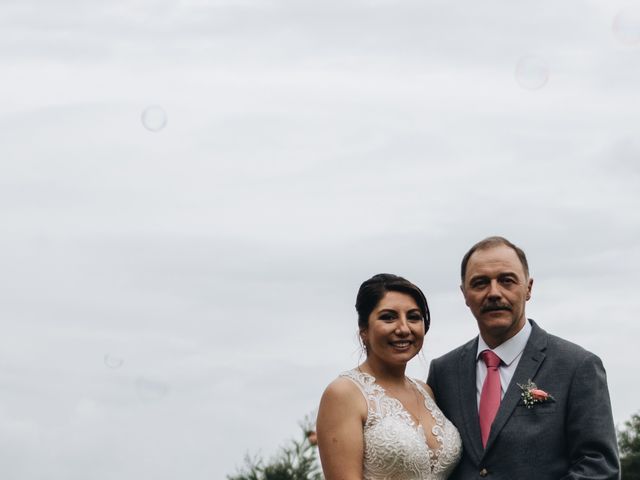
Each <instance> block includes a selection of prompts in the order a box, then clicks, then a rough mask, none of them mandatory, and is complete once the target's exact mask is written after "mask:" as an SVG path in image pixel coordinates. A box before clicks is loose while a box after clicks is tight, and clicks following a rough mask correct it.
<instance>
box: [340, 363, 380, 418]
mask: <svg viewBox="0 0 640 480" xmlns="http://www.w3.org/2000/svg"><path fill="white" fill-rule="evenodd" d="M340 376H341V377H345V378H348V379H349V380H351V381H352V382H353V383H355V384H356V386H357V387H358V389H359V390H360V392H361V393H362V396H363V397H364V399H365V401H366V402H367V410H369V411H372V410H373V411H377V410H378V405H379V403H380V397H381V395H383V394H384V391H383V390H382V388H380V386H379V385H378V384H376V383H375V382H376V379H375V378H374V377H372V376H371V375H369V374H368V373H364V372H361V371H359V370H357V369H353V370H348V371H346V372H342V373H341V374H340Z"/></svg>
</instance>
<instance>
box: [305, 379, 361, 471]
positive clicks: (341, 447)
mask: <svg viewBox="0 0 640 480" xmlns="http://www.w3.org/2000/svg"><path fill="white" fill-rule="evenodd" d="M366 418H367V405H366V402H365V400H364V397H363V396H362V394H361V393H360V391H359V390H358V388H357V387H356V386H355V385H354V384H353V382H351V381H350V380H348V379H346V378H338V379H337V380H335V381H334V382H333V383H331V384H330V385H329V386H328V387H327V389H326V390H325V391H324V394H323V395H322V399H321V400H320V408H319V409H318V420H317V422H316V430H317V433H318V449H319V451H320V460H321V462H322V471H323V472H324V476H325V480H362V461H363V458H364V436H363V425H364V422H365V421H366Z"/></svg>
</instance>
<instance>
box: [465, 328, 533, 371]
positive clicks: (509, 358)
mask: <svg viewBox="0 0 640 480" xmlns="http://www.w3.org/2000/svg"><path fill="white" fill-rule="evenodd" d="M530 335H531V324H530V323H529V321H528V320H527V321H526V322H524V327H522V329H521V330H520V331H519V332H518V333H516V334H515V335H514V336H513V337H511V338H510V339H509V340H507V341H506V342H504V343H501V344H500V345H498V346H497V347H496V348H489V345H487V344H486V342H485V341H484V340H483V339H482V335H478V351H477V352H476V360H477V359H478V358H479V357H480V354H481V353H482V351H483V350H492V351H493V352H494V353H495V354H496V355H498V356H499V357H500V360H502V363H504V364H505V365H511V364H512V363H513V361H514V360H515V359H516V358H518V356H520V354H521V353H522V351H523V350H524V347H526V346H527V342H528V341H529V336H530Z"/></svg>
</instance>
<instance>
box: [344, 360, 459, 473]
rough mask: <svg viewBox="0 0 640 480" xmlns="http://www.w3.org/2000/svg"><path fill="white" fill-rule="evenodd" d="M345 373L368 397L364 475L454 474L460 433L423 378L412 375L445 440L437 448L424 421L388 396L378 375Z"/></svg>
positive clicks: (438, 434)
mask: <svg viewBox="0 0 640 480" xmlns="http://www.w3.org/2000/svg"><path fill="white" fill-rule="evenodd" d="M340 376H341V377H347V378H349V379H350V380H352V381H353V382H354V383H355V384H356V385H357V386H358V388H359V389H360V391H361V392H362V394H363V395H364V398H365V399H366V401H367V408H368V415H367V421H366V423H365V425H364V480H444V479H446V478H447V477H448V476H449V474H450V473H451V471H452V470H453V469H454V467H455V466H456V465H457V463H458V460H460V455H461V453H462V441H461V440H460V434H459V433H458V430H457V429H456V427H454V426H453V424H452V423H451V422H450V421H449V420H448V419H447V418H445V416H444V415H443V413H442V412H441V411H440V409H439V408H438V406H437V405H436V404H435V402H434V401H433V399H432V398H431V397H430V396H429V394H428V393H427V392H426V391H425V389H424V388H423V387H422V385H420V383H419V382H416V381H415V380H413V379H409V380H411V382H412V383H413V384H414V385H415V387H416V388H417V389H418V391H419V392H420V394H421V395H422V396H423V397H424V405H425V407H426V408H427V410H428V411H429V412H430V413H431V415H432V416H433V418H434V419H435V424H434V426H433V428H432V430H431V432H432V433H433V435H434V436H435V438H436V440H437V441H438V444H439V447H438V448H437V449H435V450H432V449H431V448H429V446H428V445H427V439H426V437H425V433H424V429H423V427H422V425H419V424H418V425H416V423H415V421H414V420H413V417H412V416H411V414H410V413H409V412H408V411H407V410H406V409H405V408H404V406H403V405H402V403H400V401H399V400H398V399H396V398H393V397H390V396H388V395H387V394H386V392H385V391H384V389H383V388H382V387H381V386H380V385H378V384H377V383H376V379H375V378H374V377H373V376H371V375H369V374H368V373H364V372H360V371H358V370H350V371H348V372H344V373H342V374H340Z"/></svg>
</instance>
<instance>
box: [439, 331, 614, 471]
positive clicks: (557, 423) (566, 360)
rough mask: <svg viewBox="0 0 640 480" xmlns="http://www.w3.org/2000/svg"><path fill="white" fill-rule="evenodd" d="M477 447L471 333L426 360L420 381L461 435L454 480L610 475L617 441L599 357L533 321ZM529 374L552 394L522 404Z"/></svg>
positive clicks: (475, 349) (474, 365)
mask: <svg viewBox="0 0 640 480" xmlns="http://www.w3.org/2000/svg"><path fill="white" fill-rule="evenodd" d="M530 322H531V325H532V327H533V329H532V331H531V336H530V337H529V341H528V342H527V345H526V347H525V349H524V352H523V353H522V357H521V358H520V362H519V364H518V367H517V369H516V371H515V374H514V376H513V379H512V380H511V383H510V384H509V387H508V388H507V391H506V392H505V395H504V397H503V399H502V402H501V404H500V409H499V410H498V413H497V415H496V419H495V420H494V422H493V425H492V426H491V433H490V435H489V440H488V441H487V447H486V449H484V448H483V447H482V441H481V438H480V423H479V421H478V408H477V397H476V395H477V392H476V353H477V348H478V339H477V338H476V339H474V340H472V341H470V342H468V343H466V344H465V345H462V346H461V347H459V348H457V349H455V350H453V351H451V352H449V353H447V354H446V355H444V356H442V357H440V358H437V359H435V360H433V361H432V362H431V368H430V371H429V378H428V380H427V383H428V384H429V385H430V386H431V388H432V389H433V391H434V394H435V398H436V402H437V404H438V406H439V407H440V409H441V410H442V411H443V413H444V414H445V415H446V416H447V418H449V420H451V421H452V422H453V423H454V424H455V425H456V427H458V430H459V431H460V435H461V436H462V443H463V446H464V452H463V455H462V460H461V461H460V463H459V465H458V467H457V468H456V470H455V471H454V472H453V474H452V475H451V477H450V479H453V480H470V479H476V478H477V479H482V478H486V479H489V480H534V479H535V480H561V479H562V480H578V479H590V480H596V479H598V480H617V479H619V478H620V473H619V472H620V467H619V460H618V447H617V443H616V435H615V428H614V426H613V418H612V415H611V403H610V401H609V391H608V389H607V380H606V375H605V371H604V367H603V366H602V362H601V361H600V359H599V358H598V357H597V356H595V355H594V354H592V353H590V352H588V351H586V350H584V349H583V348H581V347H579V346H577V345H575V344H573V343H570V342H568V341H566V340H563V339H561V338H558V337H556V336H553V335H549V334H548V333H547V332H545V331H544V330H542V329H541V328H540V327H538V325H536V323H535V322H533V321H532V320H530ZM529 379H531V380H533V382H535V383H536V385H537V386H538V388H540V389H542V390H545V391H546V392H548V393H549V394H551V395H552V396H553V397H554V399H555V401H554V402H546V403H538V404H535V405H534V406H533V407H532V408H527V407H525V406H524V404H523V402H522V398H521V393H522V390H521V389H520V387H518V385H517V384H525V383H526V382H527V381H528V380H529Z"/></svg>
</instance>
